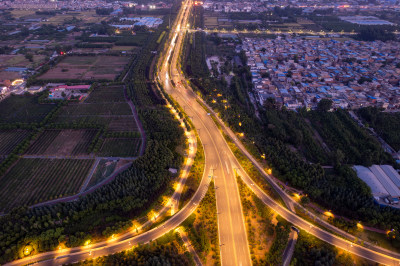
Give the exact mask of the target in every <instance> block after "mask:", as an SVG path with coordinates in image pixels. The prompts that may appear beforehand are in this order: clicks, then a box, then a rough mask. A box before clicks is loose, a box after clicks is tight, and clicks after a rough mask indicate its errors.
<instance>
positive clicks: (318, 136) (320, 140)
mask: <svg viewBox="0 0 400 266" xmlns="http://www.w3.org/2000/svg"><path fill="white" fill-rule="evenodd" d="M304 120H305V121H306V123H307V124H308V125H309V126H310V128H311V130H312V132H313V135H314V137H315V138H316V139H317V140H318V142H319V143H321V145H322V148H324V150H325V151H326V152H327V153H331V149H330V148H329V147H328V145H326V143H325V142H324V140H323V139H322V137H321V136H320V135H319V133H318V131H317V130H315V129H314V128H313V126H312V124H311V122H310V120H309V119H308V118H304Z"/></svg>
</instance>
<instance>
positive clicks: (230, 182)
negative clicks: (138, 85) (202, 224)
mask: <svg viewBox="0 0 400 266" xmlns="http://www.w3.org/2000/svg"><path fill="white" fill-rule="evenodd" d="M190 7H191V0H187V1H186V2H185V3H184V4H183V5H182V8H181V11H180V13H179V15H178V18H177V23H176V24H175V26H174V27H173V29H174V32H175V33H174V36H173V38H172V40H171V46H170V49H169V50H168V52H167V56H166V57H165V61H164V62H163V64H162V66H163V67H162V68H161V70H160V72H159V79H160V81H161V82H162V83H163V85H164V87H165V89H166V91H167V92H168V93H169V94H170V95H171V96H172V97H173V98H174V99H175V100H177V101H178V103H179V104H180V105H181V106H182V107H184V108H185V112H186V113H187V114H188V116H190V117H191V119H192V122H193V124H194V126H195V128H196V130H197V132H199V137H200V140H201V142H202V143H203V147H204V152H205V171H204V174H203V177H202V180H201V183H200V185H199V188H198V190H197V191H196V192H195V194H194V196H193V198H192V199H191V200H190V201H189V203H188V204H186V205H185V206H184V207H183V208H182V209H181V210H180V211H178V212H177V213H176V214H175V215H173V216H172V217H171V218H170V219H168V220H167V221H166V222H164V223H162V224H161V225H159V226H158V227H156V228H153V229H152V230H150V231H147V232H144V233H142V234H140V235H137V232H136V231H135V230H132V231H131V232H128V233H126V234H124V235H121V236H117V237H115V238H114V239H110V240H108V241H104V242H100V243H96V244H93V245H90V244H89V245H87V246H83V247H77V248H71V249H62V250H56V251H52V252H47V253H42V254H38V255H35V256H31V257H26V258H24V259H21V260H17V261H14V262H11V263H9V265H21V264H28V263H33V262H37V261H40V263H39V264H40V265H60V264H65V263H73V262H77V261H80V260H85V259H87V258H90V257H98V256H104V255H108V254H112V253H115V252H120V251H123V250H126V249H129V248H131V247H133V246H135V245H137V244H139V243H147V242H149V241H151V240H154V239H156V238H158V237H161V236H162V235H163V234H165V233H167V232H169V231H170V230H173V229H175V228H176V227H178V226H179V225H180V224H181V223H182V222H183V221H184V220H185V219H186V218H187V217H188V216H189V215H190V214H192V213H193V212H194V210H195V209H196V207H197V205H198V204H199V203H200V201H201V200H202V198H203V197H204V195H205V193H206V192H207V189H208V185H209V182H210V181H211V180H212V179H214V182H215V187H216V199H217V212H218V228H219V240H220V252H221V264H222V265H251V259H250V252H249V249H248V243H247V235H246V230H245V225H244V218H243V212H242V207H241V204H240V198H239V193H238V187H237V183H236V180H235V178H236V173H237V174H238V175H239V176H240V177H241V178H242V180H243V181H244V183H245V184H246V185H248V186H249V187H250V188H251V189H252V190H253V192H254V193H255V194H256V195H257V196H258V197H259V198H260V199H262V201H263V202H264V203H265V204H266V205H268V206H269V207H270V208H272V209H273V210H274V211H275V212H276V213H278V214H279V215H280V216H282V217H283V218H284V219H286V220H288V221H289V222H291V223H292V224H294V225H295V226H296V227H298V228H301V229H303V230H305V231H307V232H309V233H311V234H312V235H314V236H316V237H318V238H320V239H321V240H323V241H326V242H328V243H330V244H332V245H335V246H337V247H339V248H341V249H343V250H347V251H348V252H351V253H353V254H356V255H358V256H361V257H364V258H367V259H369V260H372V261H375V262H378V263H381V264H386V265H398V264H399V263H400V260H399V258H400V257H398V256H397V255H398V254H393V252H390V251H385V250H383V249H380V250H381V251H374V250H372V249H368V248H366V247H362V246H360V245H357V244H354V243H351V242H350V241H347V240H345V239H343V238H340V237H338V236H336V235H335V234H332V233H330V232H328V231H326V230H323V229H321V228H319V227H316V226H314V225H312V224H311V223H309V222H307V221H306V220H304V219H302V218H300V217H299V216H297V214H295V213H294V212H292V211H291V210H288V209H287V208H285V207H283V206H281V205H280V204H278V203H277V202H275V201H274V200H273V199H272V198H270V197H269V196H268V195H267V194H266V193H265V192H264V191H262V189H261V188H259V187H258V186H257V184H255V183H254V182H253V181H252V180H251V179H250V177H249V176H248V175H247V174H246V172H245V171H244V170H243V169H242V168H241V166H240V164H239V163H238V161H237V160H236V158H235V156H234V155H233V153H232V152H231V150H230V148H229V146H228V144H227V142H226V141H225V139H224V138H223V136H222V134H221V132H220V130H219V129H218V127H217V126H216V124H215V123H214V121H213V119H212V118H211V115H213V114H208V113H207V112H206V111H205V110H204V109H203V108H202V106H201V105H200V104H199V103H198V102H197V100H199V98H198V97H197V95H196V94H195V93H194V92H193V91H192V90H191V89H190V88H189V87H186V86H183V85H181V82H180V81H182V80H184V78H183V77H182V76H181V73H180V71H179V70H177V69H176V64H175V63H176V60H177V58H178V54H179V52H180V45H181V43H182V37H183V35H182V34H181V26H182V25H185V27H186V23H187V18H188V16H189V14H190ZM170 56H172V61H173V64H171V74H172V75H171V76H172V79H173V80H174V81H175V84H177V87H174V86H172V84H171V81H170V80H171V77H170V76H169V75H170V74H169V73H168V68H169V66H170V65H169V63H168V60H169V59H170ZM224 130H226V131H227V132H228V133H229V135H231V134H233V132H231V131H230V130H229V129H227V128H224ZM232 137H233V139H234V141H235V143H236V144H237V145H238V147H239V148H241V149H242V151H243V152H244V153H245V154H246V152H247V151H245V150H243V149H244V147H243V146H242V145H241V143H240V142H239V141H238V140H237V139H236V138H235V136H234V134H233V136H232ZM246 156H248V157H249V158H252V157H251V155H249V154H248V153H247V154H246ZM253 160H254V161H253V163H254V164H256V163H257V162H256V161H255V159H254V158H253ZM272 182H273V181H272ZM275 185H276V184H275ZM278 192H279V190H278ZM280 194H281V193H280ZM285 195H286V194H284V195H283V194H281V196H283V198H284V200H285V201H286V200H293V199H290V197H289V196H288V195H286V196H285ZM296 204H297V203H296ZM393 256H395V257H393Z"/></svg>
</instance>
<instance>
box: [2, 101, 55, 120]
mask: <svg viewBox="0 0 400 266" xmlns="http://www.w3.org/2000/svg"><path fill="white" fill-rule="evenodd" d="M55 107H56V105H53V104H39V103H38V96H32V95H24V96H19V95H11V96H10V97H8V98H7V99H5V100H3V101H1V102H0V110H1V112H0V123H14V122H22V123H33V122H41V121H42V120H43V119H44V118H45V117H46V115H47V114H48V113H49V112H50V111H51V110H52V109H53V108H55Z"/></svg>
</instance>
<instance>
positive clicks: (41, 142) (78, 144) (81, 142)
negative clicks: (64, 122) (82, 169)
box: [26, 129, 97, 156]
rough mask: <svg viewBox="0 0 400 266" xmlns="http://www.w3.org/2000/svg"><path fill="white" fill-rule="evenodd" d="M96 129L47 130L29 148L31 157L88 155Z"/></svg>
mask: <svg viewBox="0 0 400 266" xmlns="http://www.w3.org/2000/svg"><path fill="white" fill-rule="evenodd" d="M96 133H97V130H96V129H78V130H75V129H63V130H45V131H44V132H43V133H42V134H41V135H40V136H39V138H38V139H37V140H36V141H35V142H34V143H33V144H32V146H31V147H29V149H28V151H27V152H26V154H29V155H53V156H54V155H57V156H68V155H87V154H88V153H87V150H88V148H89V145H90V143H91V141H92V139H93V138H94V136H95V135H96Z"/></svg>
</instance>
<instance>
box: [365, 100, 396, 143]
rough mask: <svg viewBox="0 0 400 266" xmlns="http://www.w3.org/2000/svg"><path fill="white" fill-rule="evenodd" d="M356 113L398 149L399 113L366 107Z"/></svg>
mask: <svg viewBox="0 0 400 266" xmlns="http://www.w3.org/2000/svg"><path fill="white" fill-rule="evenodd" d="M358 114H359V115H360V116H361V118H362V119H364V121H365V122H366V126H370V127H372V128H373V129H374V130H375V132H376V133H378V134H379V135H380V136H381V137H382V138H383V139H384V140H385V141H386V142H387V143H388V144H389V145H390V146H392V148H393V149H395V150H396V151H399V150H400V113H389V112H383V111H382V110H379V109H377V108H373V107H367V108H362V109H359V110H358Z"/></svg>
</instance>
